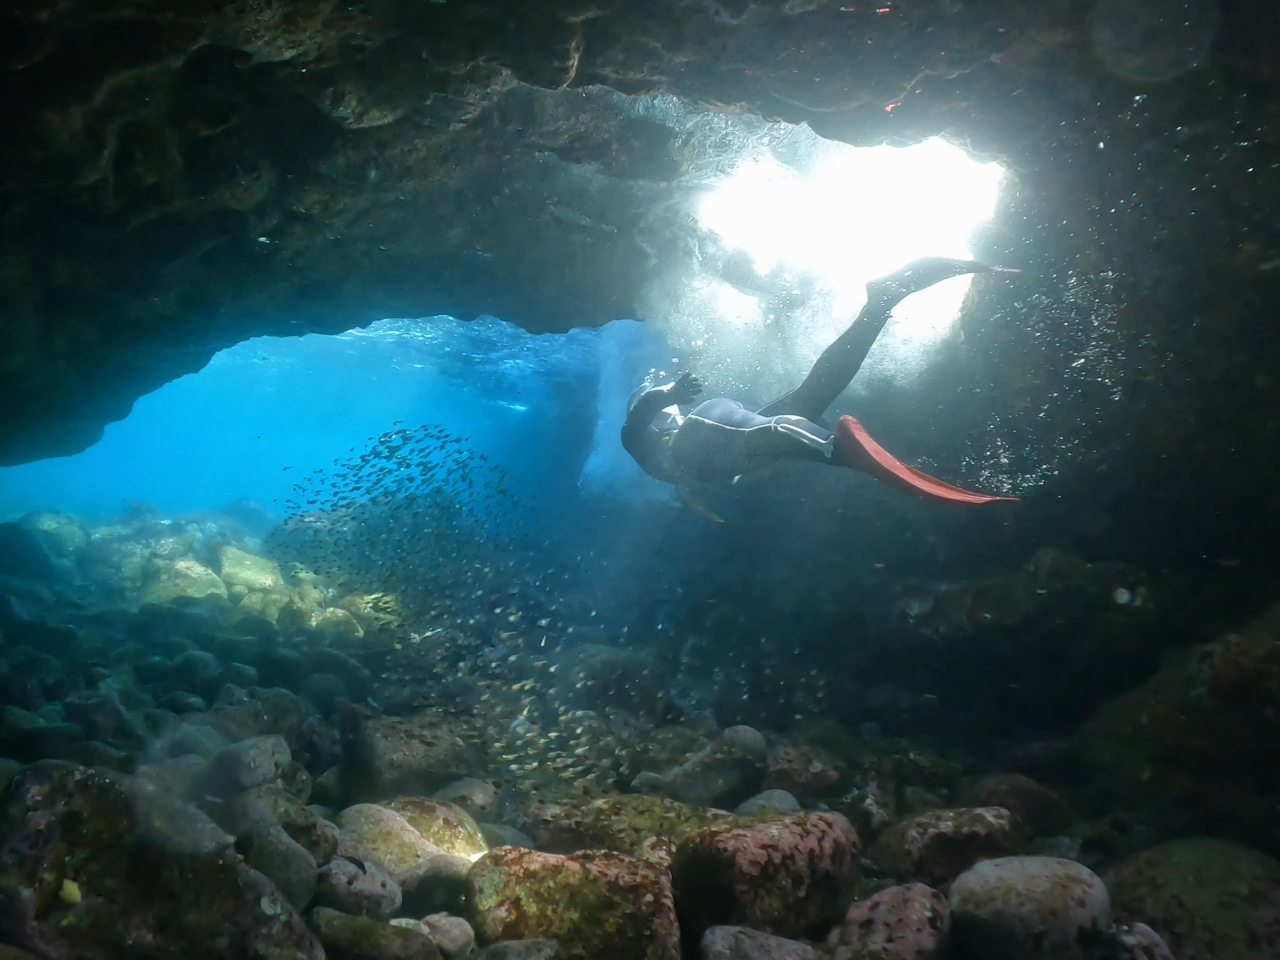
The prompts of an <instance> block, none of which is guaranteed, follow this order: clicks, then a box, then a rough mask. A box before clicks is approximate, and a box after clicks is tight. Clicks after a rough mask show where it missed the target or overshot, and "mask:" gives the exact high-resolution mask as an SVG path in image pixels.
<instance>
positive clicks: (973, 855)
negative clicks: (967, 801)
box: [872, 807, 1022, 883]
mask: <svg viewBox="0 0 1280 960" xmlns="http://www.w3.org/2000/svg"><path fill="white" fill-rule="evenodd" d="M1021 843H1022V828H1021V825H1020V824H1019V823H1018V821H1017V819H1016V818H1015V817H1014V816H1013V815H1012V814H1010V813H1009V811H1008V810H1005V809H1004V808H1003V807H965V808H960V809H955V810H930V811H928V812H927V813H922V814H919V815H918V816H914V817H910V818H908V819H906V820H901V821H899V822H898V823H896V824H894V825H893V826H892V827H890V828H889V829H888V830H886V831H884V832H883V833H882V834H880V836H879V837H877V838H876V843H875V846H874V848H873V849H872V855H873V857H874V858H875V859H876V861H877V862H878V863H879V864H880V866H881V867H882V868H883V869H885V870H888V871H889V872H891V873H894V874H896V875H898V876H903V877H907V876H909V877H914V878H919V879H921V880H923V881H925V882H926V883H946V882H947V881H949V880H951V879H953V878H954V877H956V876H957V875H958V874H960V873H961V872H962V871H964V870H966V869H968V868H969V867H971V866H972V865H973V864H975V863H977V862H978V861H979V860H981V859H983V858H985V857H1002V856H1008V855H1009V854H1011V853H1016V852H1017V851H1018V848H1019V846H1020V845H1021Z"/></svg>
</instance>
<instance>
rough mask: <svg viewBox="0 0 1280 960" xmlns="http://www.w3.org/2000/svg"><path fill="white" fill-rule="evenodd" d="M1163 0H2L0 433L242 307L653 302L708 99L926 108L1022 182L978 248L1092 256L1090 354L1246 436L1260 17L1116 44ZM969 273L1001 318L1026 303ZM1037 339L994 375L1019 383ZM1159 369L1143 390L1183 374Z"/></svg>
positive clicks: (1242, 8)
mask: <svg viewBox="0 0 1280 960" xmlns="http://www.w3.org/2000/svg"><path fill="white" fill-rule="evenodd" d="M1161 6H1162V5H1161V4H1160V3H1159V2H1158V0H1141V2H1135V0H1126V2H1123V3H1112V4H1106V5H1095V4H1092V3H1079V2H1050V3H1033V4H1029V3H1025V2H1023V0H936V2H933V0H900V2H898V0H876V2H863V0H786V2H758V3H744V2H740V0H728V2H720V3H717V2H712V0H703V2H699V0H646V2H644V3H635V2H622V0H599V2H546V0H544V2H534V0H509V2H489V3H472V2H460V0H444V2H432V0H372V2H350V3H334V2H317V0H241V2H235V3H228V2H220V0H182V2H179V0H147V2H141V0H92V2H90V0H59V2H50V0H43V2H35V0H10V2H9V3H8V4H6V5H5V9H4V12H3V13H0V85H2V88H3V89H2V93H3V99H4V102H5V104H6V114H7V116H6V120H5V131H4V136H3V138H2V139H0V171H2V173H0V177H2V179H3V191H2V192H0V214H2V221H0V222H2V230H3V240H2V243H3V248H2V249H0V291H2V292H3V301H2V302H3V307H0V310H2V311H3V313H0V384H2V389H0V463H17V462H23V461H26V460H31V459H36V458H40V457H45V456H54V455H65V454H69V453H72V452H75V451H77V450H80V449H83V448H84V447H85V446H87V445H89V444H91V443H93V442H94V441H95V440H96V439H97V437H98V436H100V434H101V430H102V428H103V426H104V425H105V424H106V423H108V422H110V421H112V420H116V419H119V418H121V417H122V416H124V415H125V414H126V413H127V412H128V410H129V408H130V406H131V404H132V402H133V401H134V400H135V399H136V398H137V397H139V396H140V395H142V394H143V393H146V392H148V391H150V390H153V389H155V388H156V387H158V386H159V385H161V384H162V383H164V382H166V381H168V380H171V379H173V378H175V377H177V376H180V375H182V374H185V373H189V372H192V371H194V370H196V369H199V368H200V366H202V365H203V364H204V363H205V362H206V361H207V360H208V358H209V357H210V356H211V355H212V354H213V353H214V352H216V351H217V350H218V349H220V348H222V347H224V346H227V345H229V344H232V343H234V342H237V341H239V340H242V339H244V338H247V337H250V336H258V335H269V334H276V335H281V334H284V335H287V334H301V333H306V332H337V331H340V330H345V329H349V328H351V327H353V326H358V325H361V324H364V323H367V322H370V321H373V320H376V319H380V318H382V317H387V316H428V315H435V314H444V313H447V314H451V315H454V316H458V317H462V318H471V317H475V316H477V315H480V314H486V313H488V314H494V315H498V316H501V317H503V318H505V319H509V320H511V321H514V322H516V323H519V324H521V325H522V326H525V327H527V328H529V329H531V330H537V331H562V330H566V329H569V328H571V327H574V326H579V325H598V324H601V323H604V322H607V321H609V320H612V319H616V318H619V317H640V318H642V319H649V317H647V316H646V299H645V288H646V284H647V283H648V282H649V281H650V278H652V277H653V276H654V275H656V274H660V273H661V272H662V271H664V270H666V269H669V268H670V267H671V265H672V263H673V262H675V261H679V260H680V259H682V258H687V257H689V256H692V255H694V253H693V252H692V251H695V250H696V248H697V244H698V237H697V236H696V228H695V227H694V226H693V224H692V223H691V221H690V218H689V217H688V215H687V213H686V210H687V206H686V204H685V202H684V201H685V200H686V199H687V194H688V193H689V191H691V190H694V189H696V188H697V186H698V184H697V182H696V178H694V177H692V174H691V171H694V170H696V169H697V166H698V163H697V161H698V158H699V157H701V156H704V155H705V151H707V150H713V151H714V150H717V149H718V150H721V151H723V150H724V149H725V144H724V143H719V144H716V143H708V142H706V141H707V139H708V137H709V136H710V135H709V134H708V132H707V131H708V130H715V129H728V126H731V125H732V124H731V122H730V121H731V120H732V118H734V117H739V118H743V117H748V118H752V119H753V120H757V121H758V120H761V119H763V120H768V121H780V122H786V123H791V124H807V125H808V126H809V127H811V128H812V129H813V130H814V131H815V132H816V133H818V134H819V135H821V136H823V137H828V138H831V139H835V140H842V141H845V142H848V143H852V144H858V145H870V144H879V143H894V144H907V143H911V142H915V141H919V140H921V139H924V138H926V137H930V136H935V135H939V134H941V135H944V136H946V137H948V138H949V139H951V140H952V141H953V142H956V143H958V144H960V145H962V146H964V147H966V148H967V149H969V150H971V151H972V152H974V153H975V154H976V155H979V156H980V157H982V158H985V159H999V160H1000V161H1002V162H1003V163H1005V164H1006V166H1007V167H1008V168H1009V169H1010V170H1011V171H1012V173H1013V183H1014V184H1015V187H1014V189H1013V191H1012V192H1011V195H1010V197H1009V198H1008V199H1007V200H1006V202H1005V203H1004V204H1003V207H1002V212H1001V214H1000V222H999V223H997V225H996V229H994V230H993V231H992V232H991V236H990V237H989V238H988V240H987V246H988V247H989V248H990V250H991V253H992V255H994V256H1000V257H1004V258H1008V259H1010V260H1012V261H1013V262H1017V263H1019V264H1020V265H1022V266H1023V267H1024V269H1027V270H1029V271H1031V272H1032V273H1033V274H1036V272H1037V271H1039V273H1038V274H1036V275H1038V276H1040V277H1041V278H1042V279H1043V282H1044V284H1045V285H1046V286H1047V287H1049V288H1051V289H1052V290H1054V291H1056V293H1054V294H1052V296H1051V299H1053V304H1051V305H1050V306H1053V307H1054V309H1058V310H1059V311H1060V312H1061V310H1062V309H1063V304H1064V303H1066V304H1068V305H1069V303H1070V300H1071V297H1072V295H1073V291H1078V288H1079V285H1080V284H1082V283H1085V284H1086V285H1087V284H1089V283H1092V284H1093V285H1092V286H1091V287H1090V289H1094V288H1096V287H1097V286H1098V282H1097V281H1096V278H1097V277H1100V276H1102V277H1107V278H1112V279H1108V280H1107V282H1106V283H1105V284H1103V286H1105V289H1106V295H1107V296H1108V297H1111V298H1113V299H1114V300H1115V301H1116V306H1115V310H1114V311H1113V315H1114V314H1115V313H1116V312H1117V311H1118V312H1119V313H1120V314H1121V315H1122V316H1123V317H1126V318H1127V319H1126V320H1125V321H1124V322H1125V324H1126V331H1125V333H1124V338H1125V343H1126V344H1127V346H1128V348H1129V350H1130V351H1131V354H1132V356H1133V357H1135V358H1137V359H1135V360H1133V362H1132V365H1133V366H1134V367H1135V369H1127V370H1125V371H1121V372H1120V373H1118V374H1117V376H1125V377H1128V378H1129V379H1130V380H1133V381H1134V383H1135V384H1137V383H1141V382H1142V377H1143V373H1142V371H1141V370H1137V369H1136V367H1137V366H1142V365H1145V367H1146V376H1147V378H1148V380H1150V379H1152V378H1154V379H1161V378H1164V379H1165V380H1171V379H1176V378H1186V377H1187V376H1189V371H1191V370H1192V369H1193V368H1194V369H1195V370H1196V372H1197V374H1198V375H1199V374H1203V376H1198V380H1197V382H1199V383H1201V384H1210V385H1213V388H1214V389H1219V388H1220V389H1221V390H1222V391H1224V392H1225V393H1226V394H1229V396H1226V397H1225V398H1223V399H1222V403H1223V404H1224V405H1225V407H1224V409H1225V410H1248V411H1251V412H1252V413H1254V414H1256V415H1257V417H1256V419H1257V425H1256V431H1260V433H1259V436H1261V435H1262V434H1263V433H1265V431H1266V430H1267V429H1269V428H1268V427H1267V423H1271V424H1272V426H1274V422H1275V421H1272V420H1268V419H1267V418H1268V417H1271V416H1273V415H1274V412H1275V411H1276V410H1277V409H1280V402H1278V401H1277V389H1278V388H1277V387H1276V386H1275V383H1274V381H1273V380H1268V379H1267V377H1268V371H1267V369H1266V368H1265V365H1266V364H1269V363H1270V362H1271V360H1273V359H1274V353H1273V352H1270V351H1271V350H1272V347H1273V346H1274V341H1275V336H1274V332H1268V331H1266V330H1263V329H1262V326H1263V325H1264V323H1265V321H1266V320H1267V318H1271V319H1274V318H1273V316H1272V314H1273V313H1274V311H1273V309H1272V305H1273V304H1274V302H1275V294H1276V287H1275V284H1276V276H1277V274H1280V269H1277V267H1280V237H1278V236H1277V230H1278V222H1277V216H1276V211H1277V206H1276V200H1277V192H1278V190H1277V186H1276V179H1277V159H1278V155H1280V150H1277V144H1276V142H1275V141H1276V137H1277V131H1280V126H1277V124H1276V120H1277V116H1276V112H1277V108H1276V93H1277V87H1278V86H1280V68H1277V67H1276V66H1275V63H1276V62H1277V61H1276V60H1275V57H1274V50H1275V49H1276V41H1277V39H1280V37H1278V36H1277V24H1278V23H1280V14H1277V12H1276V10H1275V7H1274V5H1273V4H1266V3H1262V2H1224V3H1221V4H1213V3H1212V2H1209V0H1205V2H1200V0H1195V2H1191V3H1183V2H1172V0H1171V2H1169V3H1166V4H1164V5H1163V6H1164V7H1168V8H1170V9H1174V8H1176V11H1175V12H1176V13H1177V15H1178V16H1185V17H1186V18H1187V19H1188V22H1190V21H1192V20H1196V18H1200V21H1203V22H1200V21H1197V23H1196V24H1195V25H1196V27H1197V29H1196V31H1194V35H1195V36H1203V37H1207V38H1209V40H1206V42H1205V49H1204V50H1188V49H1187V43H1186V40H1185V37H1183V35H1182V34H1180V33H1178V32H1177V31H1175V32H1174V34H1173V35H1172V36H1171V39H1169V40H1168V42H1165V43H1164V44H1163V46H1162V45H1161V44H1160V43H1156V44H1155V46H1154V47H1153V46H1151V45H1150V44H1149V43H1148V44H1147V45H1146V46H1142V45H1140V44H1139V45H1137V46H1136V47H1135V41H1134V39H1133V37H1132V36H1129V33H1132V28H1131V24H1132V23H1135V22H1136V23H1142V22H1145V21H1144V18H1146V19H1147V20H1150V19H1151V17H1152V16H1153V14H1152V10H1153V9H1158V8H1161ZM1164 16H1165V13H1160V14H1159V15H1156V16H1155V20H1156V22H1158V23H1159V22H1164V21H1163V19H1162V18H1163V17H1164ZM1157 33H1158V30H1157ZM1157 39H1158V38H1157ZM1210 41H1211V42H1210ZM1193 46H1194V44H1193ZM1135 50H1136V52H1135ZM696 116H716V117H720V118H722V119H721V121H719V122H720V124H721V126H720V127H718V128H717V127H715V126H714V125H713V126H710V127H709V126H706V125H699V124H698V123H697V122H696ZM724 118H728V119H724ZM726 124H727V125H728V126H726ZM1091 277H1092V278H1095V279H1094V280H1093V281H1090V280H1089V278H1091ZM989 296H990V297H993V298H996V300H992V301H991V302H989V303H987V304H985V305H984V308H985V309H986V310H987V313H988V314H990V315H992V316H996V315H1000V314H1002V313H1003V314H1006V315H1007V314H1009V313H1011V312H1014V313H1016V312H1017V311H1023V312H1026V311H1028V310H1032V309H1034V308H1036V306H1037V304H1036V303H1035V302H1034V298H1031V297H1029V296H1028V295H1027V292H1026V289H1025V288H1023V289H1022V290H1021V292H1015V293H1006V294H997V293H992V294H990V295H989ZM1001 296H1003V297H1004V298H1005V299H1004V300H999V297H1001ZM1045 296H1050V294H1045ZM1040 306H1042V307H1043V306H1045V303H1043V302H1042V303H1041V304H1040ZM1042 312H1043V311H1042ZM1049 312H1050V313H1052V310H1050V311H1049ZM1067 312H1068V313H1069V312H1070V311H1069V310H1068V311H1067ZM1273 326H1274V324H1273ZM981 333H982V331H981V329H977V330H975V331H973V334H974V338H975V340H981ZM1078 347H1079V349H1081V350H1085V349H1087V348H1088V343H1087V338H1085V339H1084V340H1081V341H1080V343H1079V344H1078ZM1014 348H1016V349H1018V350H1021V351H1022V354H1023V356H1024V357H1031V356H1032V354H1034V351H1035V347H1034V345H1031V344H1027V343H1024V344H1015V345H1014V346H1013V347H1010V349H1014ZM1197 351H1210V352H1209V353H1206V354H1203V355H1202V354H1200V353H1197ZM1202 356H1203V357H1209V358H1210V359H1209V360H1208V361H1205V363H1201V359H1202ZM1033 360H1034V357H1033V358H1032V360H1028V362H1027V363H1026V364H1024V365H1023V368H1022V372H1021V373H1020V374H1019V377H1020V378H1021V379H1018V380H1017V382H1012V381H1010V382H1007V383H1003V384H1002V386H1003V387H1004V389H1005V392H1004V394H1003V395H1004V396H1006V398H1008V399H1009V402H1011V403H1016V402H1018V396H1019V391H1020V390H1025V391H1029V392H1034V390H1032V389H1031V388H1030V387H1028V385H1027V383H1028V381H1030V380H1034V379H1035V376H1036V375H1035V372H1034V371H1035V370H1036V369H1037V368H1036V363H1037V362H1040V361H1035V362H1032V361H1033ZM1042 360H1043V363H1044V364H1050V361H1049V360H1048V359H1044V358H1042ZM986 362H987V364H988V366H989V367H990V370H989V375H990V377H991V379H992V381H993V382H995V381H998V380H999V379H1000V378H1001V377H1002V376H1003V377H1004V378H1005V379H1006V380H1008V379H1009V378H1010V377H1012V376H1013V374H1011V373H1009V372H1008V366H1009V365H1008V364H1007V363H1003V362H1002V358H1001V356H999V355H997V354H992V355H991V356H990V357H988V358H987V361H986ZM1206 363H1207V366H1208V367H1210V368H1212V369H1211V370H1210V371H1209V372H1208V373H1206V372H1205V369H1204V367H1205V364H1206ZM1050 365H1051V364H1050ZM1157 369H1158V373H1156V372H1153V371H1156V370H1157ZM1214 371H1216V373H1215V372H1214ZM1260 378H1261V379H1260ZM1204 389H1208V387H1206V388H1204ZM1148 392H1150V391H1148ZM1174 392H1175V393H1176V392H1178V391H1174ZM1184 393H1185V394H1186V397H1184V398H1182V399H1181V400H1179V399H1177V398H1175V399H1169V400H1167V402H1166V401H1161V402H1160V403H1157V402H1156V401H1154V400H1150V401H1149V403H1148V405H1149V406H1150V408H1151V411H1152V412H1151V414H1150V416H1151V417H1152V418H1154V419H1159V418H1164V419H1166V420H1167V419H1168V418H1170V417H1178V416H1182V414H1183V407H1180V406H1179V405H1178V404H1179V402H1182V403H1184V404H1190V403H1191V402H1192V401H1193V400H1194V401H1195V402H1197V403H1198V402H1200V401H1202V400H1203V399H1204V397H1203V395H1202V393H1197V392H1196V390H1194V389H1192V390H1190V391H1184ZM1128 395H1129V396H1132V395H1133V389H1131V390H1130V392H1129V394H1128ZM1181 396H1182V393H1179V397H1181ZM1188 398H1189V399H1188ZM1027 402H1031V401H1030V400H1027ZM1135 402H1137V401H1135ZM1142 402H1148V401H1142ZM1260 410H1261V411H1264V412H1266V415H1265V416H1264V415H1263V414H1260V413H1258V411H1260ZM1220 415H1221V416H1227V415H1228V414H1227V413H1225V412H1224V413H1222V414H1220ZM1069 416H1070V417H1072V418H1074V419H1075V420H1076V421H1079V420H1080V419H1081V418H1082V417H1084V416H1086V414H1084V413H1082V412H1081V411H1080V410H1074V411H1071V412H1070V414H1069ZM1193 419H1194V418H1193ZM1197 423H1198V421H1197ZM1204 427H1205V424H1203V423H1198V425H1193V426H1192V427H1187V426H1184V427H1183V428H1182V429H1183V430H1184V431H1194V430H1200V429H1202V428H1204ZM1171 429H1172V428H1171ZM1197 435H1198V434H1197ZM1160 439H1161V441H1162V442H1169V443H1175V442H1182V443H1190V442H1191V440H1190V439H1189V438H1188V437H1187V436H1183V435H1181V434H1179V435H1175V436H1169V435H1167V434H1162V435H1160ZM1153 442H1154V441H1153ZM1207 455H1209V454H1206V456H1207Z"/></svg>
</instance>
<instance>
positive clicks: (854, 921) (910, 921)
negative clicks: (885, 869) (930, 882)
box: [828, 883, 951, 960]
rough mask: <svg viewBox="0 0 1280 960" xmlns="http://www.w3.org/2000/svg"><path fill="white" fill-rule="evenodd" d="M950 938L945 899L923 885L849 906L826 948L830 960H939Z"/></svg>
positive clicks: (894, 889)
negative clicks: (829, 949) (828, 951)
mask: <svg viewBox="0 0 1280 960" xmlns="http://www.w3.org/2000/svg"><path fill="white" fill-rule="evenodd" d="M950 934H951V911H950V908H948V906H947V901H946V898H944V897H943V896H942V894H940V893H938V891H937V890H934V889H933V888H932V887H926V886H925V885H924V884H923V883H908V884H905V885H903V886H900V887H889V888H888V889H887V890H881V891H880V892H879V893H877V894H875V895H874V896H872V897H869V898H868V899H866V900H859V901H858V902H857V903H855V904H853V905H851V906H850V907H849V912H848V913H846V914H845V917H844V923H843V924H842V925H841V926H839V927H837V928H836V929H835V930H833V931H832V933H831V936H830V937H829V938H828V946H829V947H830V948H831V957H832V960H940V958H942V957H945V956H946V955H947V948H948V946H949V944H950V940H949V937H950Z"/></svg>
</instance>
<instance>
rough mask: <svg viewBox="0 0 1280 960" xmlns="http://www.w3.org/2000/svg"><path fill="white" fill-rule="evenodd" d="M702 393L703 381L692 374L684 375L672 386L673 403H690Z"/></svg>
mask: <svg viewBox="0 0 1280 960" xmlns="http://www.w3.org/2000/svg"><path fill="white" fill-rule="evenodd" d="M700 393H702V381H701V380H699V379H698V378H697V377H695V376H694V375H693V374H692V373H682V374H681V375H680V379H679V380H677V381H676V382H675V383H673V384H672V385H671V389H670V395H671V402H672V403H689V402H691V401H692V400H693V399H694V398H695V397H697V396H698V394H700Z"/></svg>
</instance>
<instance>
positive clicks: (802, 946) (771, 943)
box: [699, 926, 818, 960]
mask: <svg viewBox="0 0 1280 960" xmlns="http://www.w3.org/2000/svg"><path fill="white" fill-rule="evenodd" d="M699 950H700V951H701V956H702V960H818V955H817V953H815V952H814V949H813V947H811V946H809V945H808V944H807V943H798V942H797V941H795V940H786V939H784V938H782V937H775V936H774V935H773V934H771V933H761V932H760V931H759V930H752V929H751V928H749V927H728V926H722V927H709V928H708V929H707V932H706V933H704V934H703V935H702V943H701V944H699Z"/></svg>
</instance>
